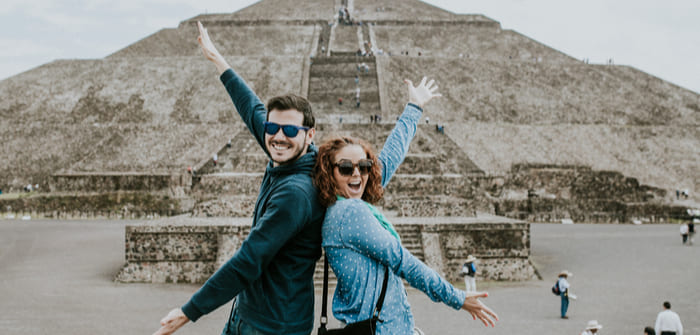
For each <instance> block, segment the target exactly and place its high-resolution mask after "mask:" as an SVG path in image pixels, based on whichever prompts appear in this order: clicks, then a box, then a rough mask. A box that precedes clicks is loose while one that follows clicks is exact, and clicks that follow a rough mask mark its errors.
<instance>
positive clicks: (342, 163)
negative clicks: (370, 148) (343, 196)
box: [334, 159, 373, 176]
mask: <svg viewBox="0 0 700 335" xmlns="http://www.w3.org/2000/svg"><path fill="white" fill-rule="evenodd" d="M372 163H373V162H372V160H371V159H361V160H360V161H359V162H357V164H353V163H352V161H351V160H349V159H341V160H339V161H338V162H337V163H335V164H334V165H335V166H337V167H338V172H340V174H341V175H343V176H352V174H353V172H355V168H357V169H358V170H360V174H361V175H363V176H366V175H368V174H369V171H370V170H372Z"/></svg>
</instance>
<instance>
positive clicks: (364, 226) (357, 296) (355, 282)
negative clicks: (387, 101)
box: [323, 104, 467, 335]
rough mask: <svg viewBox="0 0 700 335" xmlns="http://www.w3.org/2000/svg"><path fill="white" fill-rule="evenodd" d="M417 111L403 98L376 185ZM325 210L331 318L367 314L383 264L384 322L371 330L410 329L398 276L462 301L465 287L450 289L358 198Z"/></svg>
mask: <svg viewBox="0 0 700 335" xmlns="http://www.w3.org/2000/svg"><path fill="white" fill-rule="evenodd" d="M421 113H422V110H421V109H420V108H419V107H418V106H415V105H413V104H408V105H407V106H406V108H405V109H404V112H403V114H401V117H400V118H399V120H398V121H397V123H396V126H395V127H394V130H393V131H392V132H391V134H389V137H388V138H387V140H386V142H385V144H384V147H383V148H382V152H381V153H380V154H379V161H380V162H381V165H382V187H386V185H387V184H388V183H389V180H390V179H391V176H392V175H393V174H394V172H396V169H398V167H399V165H400V164H401V162H402V161H403V160H404V157H406V153H407V152H408V148H409V144H410V143H411V140H412V139H413V136H414V135H415V133H416V124H417V123H418V119H419V118H420V116H421ZM326 214H327V215H326V219H325V221H324V223H323V248H324V249H325V250H326V255H327V256H328V263H329V264H330V266H331V267H332V268H333V272H334V273H335V275H336V277H337V278H338V284H337V285H336V288H335V294H334V296H333V315H334V316H335V317H336V319H338V320H340V321H343V322H345V323H348V324H349V323H354V322H357V321H361V320H364V319H368V318H370V317H371V316H372V311H373V310H374V306H375V304H376V303H377V299H378V298H379V295H380V293H381V288H382V281H383V280H384V268H385V267H388V268H389V280H388V284H387V291H386V296H385V299H384V306H383V308H382V311H381V314H380V316H379V318H380V319H382V320H384V322H381V323H378V324H377V334H402V335H405V334H413V327H414V321H413V315H412V314H411V307H410V305H409V303H408V298H407V296H406V289H405V288H404V286H403V281H401V278H404V279H406V281H407V282H408V283H409V284H410V285H411V286H413V287H415V288H417V289H419V290H421V291H423V292H424V293H425V294H427V295H428V297H430V299H432V300H433V301H441V302H443V303H445V304H447V305H448V306H450V307H452V308H454V309H460V308H461V307H462V304H463V303H464V299H466V297H467V294H466V292H464V291H461V290H458V289H456V288H455V287H454V286H452V285H451V284H450V283H449V282H448V281H446V280H445V279H443V278H441V277H440V275H439V274H438V273H437V272H435V271H434V270H433V269H431V268H429V267H428V266H427V265H425V264H424V263H423V262H421V261H420V260H419V259H418V258H416V257H415V256H413V255H412V254H411V253H410V252H409V251H408V250H407V249H406V248H404V247H403V246H402V245H401V242H399V240H398V239H396V238H395V237H394V236H393V235H391V234H390V233H389V232H388V231H387V230H386V229H385V228H384V227H382V226H381V225H380V223H379V221H377V219H376V218H375V216H374V215H373V214H372V212H371V211H370V210H369V208H368V206H367V203H365V202H364V201H363V200H361V199H346V200H340V201H337V202H336V203H335V204H333V205H332V206H330V207H328V210H327V213H326Z"/></svg>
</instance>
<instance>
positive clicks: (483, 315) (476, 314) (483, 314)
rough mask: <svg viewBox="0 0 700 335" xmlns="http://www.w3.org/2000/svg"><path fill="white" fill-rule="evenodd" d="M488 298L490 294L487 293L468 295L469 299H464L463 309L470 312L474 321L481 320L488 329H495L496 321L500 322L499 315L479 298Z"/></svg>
mask: <svg viewBox="0 0 700 335" xmlns="http://www.w3.org/2000/svg"><path fill="white" fill-rule="evenodd" d="M488 296H489V294H488V293H486V292H481V293H479V292H473V293H467V298H466V299H464V304H463V305H462V309H463V310H465V311H467V312H469V314H471V315H472V317H473V318H474V320H476V319H477V318H478V319H479V320H481V322H483V323H484V326H486V327H488V326H489V325H490V326H491V327H495V326H496V323H495V321H494V319H495V320H496V321H498V315H496V313H494V312H493V311H492V310H491V309H490V308H488V307H486V305H484V304H483V303H482V302H481V301H480V300H479V298H486V297H488Z"/></svg>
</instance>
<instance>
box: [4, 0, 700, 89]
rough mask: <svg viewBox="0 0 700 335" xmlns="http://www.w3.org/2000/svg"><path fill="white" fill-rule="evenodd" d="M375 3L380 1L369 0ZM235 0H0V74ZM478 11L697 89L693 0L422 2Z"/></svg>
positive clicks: (593, 57)
mask: <svg viewBox="0 0 700 335" xmlns="http://www.w3.org/2000/svg"><path fill="white" fill-rule="evenodd" d="M377 1H381V0H377ZM254 2H255V1H243V0H228V1H223V0H138V1H137V0H118V1H114V0H109V1H107V0H3V2H2V3H3V4H2V5H1V6H0V79H5V78H8V77H10V76H13V75H15V74H18V73H21V72H24V71H27V70H29V69H32V68H34V67H36V66H39V65H41V64H45V63H47V62H50V61H52V60H56V59H93V58H103V57H105V56H107V55H109V54H111V53H113V52H115V51H117V50H119V49H121V48H123V47H125V46H127V45H129V44H131V43H133V42H135V41H137V40H139V39H142V38H144V37H146V36H148V35H150V34H153V33H155V32H156V31H158V30H160V29H161V28H173V27H177V25H178V24H179V23H180V21H182V20H185V19H188V18H191V17H193V16H196V15H198V14H203V13H226V12H234V11H236V10H238V9H241V8H243V7H246V6H248V5H250V4H252V3H254ZM426 2H428V3H431V4H434V5H436V6H438V7H442V8H445V9H448V10H450V11H453V12H456V13H463V14H484V15H486V16H488V17H490V18H492V19H494V20H497V21H499V22H500V23H501V26H502V27H503V28H504V29H512V30H515V31H518V32H520V33H522V34H524V35H526V36H528V37H530V38H532V39H535V40H537V41H539V42H541V43H544V44H546V45H548V46H550V47H552V48H554V49H557V50H559V51H562V52H564V53H566V54H568V55H570V56H572V57H575V58H578V59H583V58H588V59H589V60H590V62H591V63H605V62H606V61H607V60H608V59H610V58H612V59H613V60H614V62H615V64H622V65H630V66H633V67H635V68H637V69H640V70H642V71H644V72H647V73H650V74H652V75H654V76H657V77H660V78H662V79H664V80H668V81H670V82H672V83H674V84H676V85H679V86H682V87H684V88H687V89H690V90H692V91H695V92H698V93H700V1H699V0H667V1H660V0H588V1H580V0H579V1H571V0H490V1H484V0H480V1H476V0H431V1H426Z"/></svg>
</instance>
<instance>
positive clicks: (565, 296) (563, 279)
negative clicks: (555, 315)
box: [557, 270, 573, 319]
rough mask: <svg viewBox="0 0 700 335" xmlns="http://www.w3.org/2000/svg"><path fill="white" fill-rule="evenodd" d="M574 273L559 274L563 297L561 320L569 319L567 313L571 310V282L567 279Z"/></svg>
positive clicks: (560, 290) (558, 282)
mask: <svg viewBox="0 0 700 335" xmlns="http://www.w3.org/2000/svg"><path fill="white" fill-rule="evenodd" d="M572 275H573V273H571V272H569V271H566V270H564V271H562V272H560V273H559V279H558V280H557V285H559V292H560V293H559V295H560V296H561V318H562V319H568V318H569V317H568V316H566V311H567V310H568V309H569V287H570V285H569V281H567V280H566V279H567V278H569V277H571V276H572Z"/></svg>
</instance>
